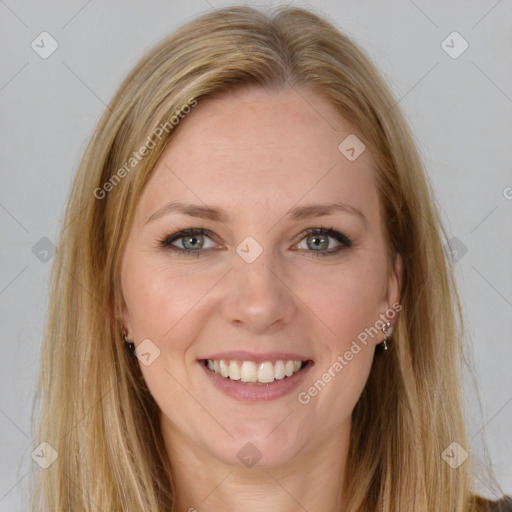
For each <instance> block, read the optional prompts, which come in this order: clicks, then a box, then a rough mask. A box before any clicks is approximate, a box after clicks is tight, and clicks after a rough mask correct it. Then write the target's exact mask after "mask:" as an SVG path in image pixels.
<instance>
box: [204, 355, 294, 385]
mask: <svg viewBox="0 0 512 512" xmlns="http://www.w3.org/2000/svg"><path fill="white" fill-rule="evenodd" d="M301 366H302V361H291V360H290V361H282V360H279V361H276V362H275V363H272V362H270V361H265V362H264V363H255V362H254V361H240V362H239V361H226V360H224V359H221V360H220V361H217V360H215V359H208V368H209V369H210V370H212V371H214V372H215V373H218V374H220V375H222V376H223V377H229V378H230V379H232V380H241V381H242V382H260V383H262V384H266V383H268V382H274V379H277V380H280V379H284V377H291V376H292V375H293V374H294V373H296V372H298V371H299V370H300V368H301Z"/></svg>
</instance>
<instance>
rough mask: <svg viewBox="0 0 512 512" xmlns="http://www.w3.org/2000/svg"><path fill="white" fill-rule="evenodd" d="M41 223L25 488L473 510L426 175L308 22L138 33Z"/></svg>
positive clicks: (117, 506) (387, 100)
mask: <svg viewBox="0 0 512 512" xmlns="http://www.w3.org/2000/svg"><path fill="white" fill-rule="evenodd" d="M64 226H65V227H64V228H63V230H62V234H61V239H60V242H59V251H58V254H57V256H56V258H55V263H54V267H53V277H52V283H53V289H52V296H51V304H50V313H49V321H48V329H47V333H46V337H45V340H44V345H43V351H42V354H43V356H42V367H41V396H40V398H41V399H42V402H41V407H42V414H41V419H40V423H39V428H38V441H39V442H40V443H42V442H46V443H48V445H49V446H48V445H44V446H45V447H46V448H47V450H46V453H48V452H49V451H50V449H51V450H54V452H53V451H52V452H51V453H52V454H53V455H54V456H53V457H52V463H51V464H48V465H47V466H48V467H47V468H46V469H44V470H42V471H40V474H39V475H38V477H39V482H38V487H37V489H36V492H35V493H34V500H33V501H34V504H33V509H34V510H41V509H44V510H52V511H56V512H57V511H64V510H72V511H73V512H77V511H86V510H93V509H94V510H124V511H132V510H133V511H135V510H137V511H141V510H144V511H156V510H159V511H164V510H174V511H177V512H182V511H187V510H188V511H192V510H198V511H202V510H205V511H206V510H208V511H215V510H239V509H242V508H243V510H248V511H258V510H280V511H288V510H298V509H301V510H310V511H313V510H332V511H344V512H352V511H380V510H386V511H398V510H400V511H409V510H410V511H414V512H423V511H424V512H426V511H431V510H442V511H453V512H456V511H457V512H462V511H465V512H466V511H476V510H498V508H496V507H497V506H498V504H495V505H494V506H492V507H491V505H492V504H490V503H488V502H486V501H485V500H483V499H482V498H479V497H478V496H476V495H474V494H473V493H472V491H471V488H470V475H471V459H469V460H468V459H467V457H468V452H469V450H470V448H469V443H468V439H467V437H466V433H465V429H464V424H463V412H462V407H461V401H460V396H459V363H460V361H461V331H462V323H461V319H460V307H459V303H458V299H457V293H456V289H455V286H454V280H453V278H452V274H451V271H450V269H449V268H448V266H447V263H446V260H445V257H444V254H443V249H442V247H443V241H442V235H444V231H443V229H442V226H441V223H440V220H439V216H438V213H437V210H436V208H435V206H434V199H433V194H432V192H431V190H430V187H429V185H428V183H427V181H426V179H425V176H424V173H423V171H422V167H421V162H420V159H419V157H418V154H417V152H416V150H415V147H414V145H413V142H412V139H411V136H410V134H409V130H408V127H407V125H406V123H405V121H404V119H403V118H402V116H401V114H400V112H399V110H398V108H397V106H396V103H395V101H394V100H393V98H392V97H391V96H390V94H389V93H388V91H387V90H386V87H385V85H384V83H383V81H382V79H381V78H380V77H379V75H378V73H377V72H376V70H375V68H374V67H373V66H372V64H371V63H370V62H369V60H368V59H367V58H366V57H365V56H364V54H363V53H362V52H361V51H360V50H359V49H358V48H357V47H356V46H355V45H354V44H353V43H352V42H351V41H350V40H349V39H347V38H346V37H345V36H343V35H342V34H340V33H339V32H338V31H337V30H336V29H335V28H334V27H333V26H331V25H330V24H328V23H327V22H325V21H323V20H321V19H319V18H318V17H317V16H315V15H314V14H312V13H309V12H307V11H304V10H301V9H286V10H283V11H281V12H279V13H277V14H276V16H275V17H274V18H273V19H268V18H267V17H266V16H264V15H263V14H261V13H259V12H257V11H255V10H253V9H250V8H246V7H245V8H242V7H240V8H229V9H221V10H218V11H216V12H214V13H212V14H208V15H206V16H203V17H202V18H199V19H198V20H196V21H193V22H192V23H189V24H188V25H185V26H184V27H182V28H181V29H180V30H178V31H177V32H176V33H175V34H174V35H172V36H170V37H169V38H167V39H166V40H164V41H163V42H161V43H160V44H159V45H158V46H157V47H156V48H154V49H153V50H152V51H151V52H149V53H148V54H147V55H146V56H145V57H144V58H143V59H142V60H141V61H140V63H139V64H138V65H137V66H136V67H135V69H134V70H133V71H132V72H131V73H130V75H129V76H128V77H127V78H126V79H125V81H124V82H123V84H122V85H121V87H120V89H119V91H118V92H117V94H116V95H115V97H114V99H113V100H112V102H111V104H110V106H109V108H108V109H107V111H106V112H105V114H104V116H103V118H102V120H101V122H100V124H99V126H98V128H97V130H96V132H95V133H94V135H93V138H92V140H91V142H90V144H89V147H88V149H87V151H86V153H85V155H84V158H83V161H82V163H81V166H80V169H79V171H78V173H77V176H76V179H75V182H74V185H73V188H72V192H71V196H70V198H69V204H68V208H67V211H66V218H65V221H64ZM50 447H51V448H50ZM502 505H503V507H505V505H504V504H502ZM503 510H505V508H503Z"/></svg>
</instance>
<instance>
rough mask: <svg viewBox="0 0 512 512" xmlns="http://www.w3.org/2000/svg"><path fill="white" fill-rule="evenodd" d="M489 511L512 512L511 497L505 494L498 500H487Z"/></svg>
mask: <svg viewBox="0 0 512 512" xmlns="http://www.w3.org/2000/svg"><path fill="white" fill-rule="evenodd" d="M489 512H512V498H510V497H508V496H505V497H504V498H502V499H501V500H499V501H492V502H489Z"/></svg>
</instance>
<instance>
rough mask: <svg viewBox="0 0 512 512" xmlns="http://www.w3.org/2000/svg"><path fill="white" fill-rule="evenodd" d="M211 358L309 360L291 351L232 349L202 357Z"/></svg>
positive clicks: (261, 361) (218, 359)
mask: <svg viewBox="0 0 512 512" xmlns="http://www.w3.org/2000/svg"><path fill="white" fill-rule="evenodd" d="M202 359H203V360H205V359H213V360H217V361H220V360H221V359H223V360H224V361H254V362H255V363H264V362H265V361H271V362H275V361H279V360H281V361H309V360H310V359H311V358H309V357H305V356H301V355H300V354H294V353H293V352H264V353H259V354H258V353H255V352H247V351H246V350H234V351H231V352H217V353H215V354H211V355H209V356H208V357H204V358H202Z"/></svg>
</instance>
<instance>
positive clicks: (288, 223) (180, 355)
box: [121, 88, 401, 466]
mask: <svg viewBox="0 0 512 512" xmlns="http://www.w3.org/2000/svg"><path fill="white" fill-rule="evenodd" d="M181 123H182V125H181V126H179V129H178V130H177V132H176V134H175V137H174V138H173V139H172V141H171V142H170V143H169V144H168V146H167V147H166V149H165V151H164V152H163V153H162V155H161V157H160V158H159V160H158V163H157V165H156V166H155V169H154V171H153V173H152V175H151V178H150V180H149V182H148V183H147V186H146V188H145V189H144V192H143V194H142V196H141V198H140V201H139V203H138V206H137V209H136V212H135V218H134V222H133V225H132V226H131V231H130V234H129V238H128V241H127V246H126V250H125V252H124V255H123V261H122V270H121V279H122V288H123V294H124V299H125V308H124V318H123V320H124V323H125V326H126V328H127V331H128V334H129V338H130V339H131V340H133V341H134V342H135V344H136V345H137V346H138V349H137V352H138V355H139V358H140V361H139V364H140V368H141V370H142V373H143V376H144V379H145V380H146V382H147V385H148V387H149V390H150V391H151V393H152V395H153V397H154V399H155V401H156V402H157V404H158V406H159V407H160V409H161V413H162V415H161V428H162V431H163V434H164V438H165V439H166V443H167V445H168V446H169V447H170V449H175V450H183V451H185V452H188V453H189V455H188V456H190V457H198V458H201V457H204V458H212V457H213V459H215V460H217V461H222V462H224V463H228V464H231V465H233V464H235V465H242V464H244V465H246V466H251V465H252V464H254V462H258V464H259V465H268V466H276V465H279V464H284V463H287V462H294V461H299V460H300V458H301V457H311V456H313V455H312V454H314V453H318V450H319V449H320V447H321V446H329V445H330V446H331V447H332V446H339V443H338V444H337V441H336V440H340V439H345V440H346V439H348V433H349V431H350V415H351V412H352V410H353V408H354V406H355V404H356V402H357V400H358V398H359V396H360V394H361V392H362V390H363V387H364V385H365V383H366V380H367V378H368V375H369V371H370V368H371V365H372V360H373V357H374V352H375V346H376V345H377V344H378V343H380V342H381V341H382V339H383V333H382V331H381V330H380V327H381V325H382V318H383V317H382V315H385V314H386V311H388V313H389V311H390V308H392V306H393V304H394V303H396V301H398V297H399V283H400V274H401V269H400V267H397V269H396V270H397V275H398V278H396V277H395V276H391V277H389V276H388V275H387V261H386V251H385V243H384V238H383V233H382V230H381V218H380V214H379V203H378V196H377V190H376V186H375V183H374V179H373V175H372V165H373V161H372V159H371V156H370V154H369V152H368V151H366V150H364V149H363V148H362V147H361V146H359V145H357V144H358V141H357V139H355V138H354V135H352V134H353V133H354V130H353V129H352V128H351V126H350V124H348V123H347V121H345V120H343V119H341V118H340V117H339V116H338V115H337V114H336V112H335V111H334V109H333V107H332V106H331V105H330V104H329V103H328V102H327V101H326V100H325V99H323V98H322V97H321V96H319V95H316V94H315V93H312V92H307V91H300V94H299V93H298V92H297V91H294V90H293V89H289V88H287V89H284V90H282V91H280V92H275V91H273V92H269V91H265V90H261V89H247V90H244V91H240V92H238V93H236V94H231V93H230V94H229V95H226V96H224V97H220V98H216V99H210V100H204V101H203V102H199V104H198V105H197V106H196V107H194V108H193V109H192V112H191V113H190V114H188V117H187V118H185V119H184V120H182V121H181ZM348 136H351V138H349V139H347V141H345V142H344V143H343V144H342V145H341V149H340V148H339V146H340V143H342V142H343V141H344V140H345V139H346V138H347V137H348ZM351 148H353V150H352V149H351ZM361 150H362V152H361ZM335 204H336V205H338V206H333V205H335ZM185 229H187V230H200V232H199V231H197V232H196V231H193V232H189V233H188V234H183V233H182V234H179V232H180V231H181V230H185ZM323 230H332V233H331V232H330V231H323ZM395 320H396V318H393V319H392V320H391V322H392V323H394V321H395ZM365 330H366V331H365ZM375 333H377V334H375ZM140 343H143V344H142V345H139V344H140ZM378 357H386V355H385V354H379V355H378ZM221 361H222V362H221ZM294 361H298V362H296V363H294ZM209 367H210V368H209ZM299 367H300V368H301V369H299V370H298V368H299ZM217 372H220V373H217ZM255 381H256V382H255ZM249 443H251V444H249ZM184 447H185V448H184Z"/></svg>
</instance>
